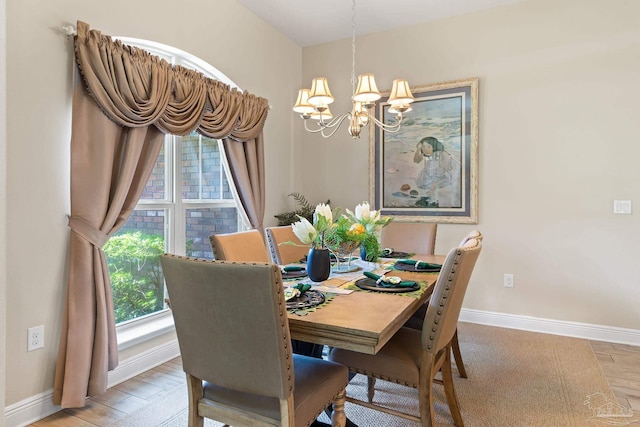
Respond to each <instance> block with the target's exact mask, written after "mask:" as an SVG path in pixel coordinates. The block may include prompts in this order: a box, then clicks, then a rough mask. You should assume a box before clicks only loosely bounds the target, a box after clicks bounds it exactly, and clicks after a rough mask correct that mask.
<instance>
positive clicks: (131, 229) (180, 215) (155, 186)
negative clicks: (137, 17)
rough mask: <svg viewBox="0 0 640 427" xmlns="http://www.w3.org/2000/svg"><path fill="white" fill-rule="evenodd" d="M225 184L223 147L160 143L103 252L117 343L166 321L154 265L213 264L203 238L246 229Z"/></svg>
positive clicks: (172, 54) (175, 60) (206, 68)
mask: <svg viewBox="0 0 640 427" xmlns="http://www.w3.org/2000/svg"><path fill="white" fill-rule="evenodd" d="M118 39H119V40H121V41H122V42H123V43H125V44H127V45H131V46H136V47H138V48H141V49H144V50H147V51H149V52H150V53H151V54H153V55H157V56H159V57H161V58H163V59H165V60H166V61H167V62H169V63H171V64H176V65H182V66H183V67H186V68H190V69H193V70H196V71H199V72H201V73H202V74H204V75H205V76H207V77H211V78H213V79H216V80H219V81H222V82H224V83H226V84H228V85H230V86H231V87H237V86H236V85H235V84H234V83H233V82H232V81H230V80H229V79H228V78H227V77H226V76H225V75H224V74H222V73H221V72H220V71H218V70H217V69H215V68H214V67H212V66H211V65H209V64H207V63H206V62H205V61H202V60H201V59H199V58H196V57H195V56H193V55H191V54H189V53H187V52H184V51H181V50H179V49H176V48H172V47H170V46H166V45H162V44H159V43H155V42H149V41H146V40H139V39H132V38H124V37H118ZM230 176H231V174H230V173H229V167H228V164H227V160H226V156H225V153H224V149H223V145H222V143H221V141H219V140H215V139H211V138H207V137H204V136H202V135H199V134H197V133H193V134H191V135H187V136H176V135H167V136H166V137H165V140H164V149H163V150H162V152H161V153H160V155H159V157H158V160H157V161H156V165H155V168H154V170H153V173H152V174H151V177H150V178H149V181H148V182H147V185H146V187H145V190H144V192H143V194H142V197H141V198H140V201H139V202H138V204H137V206H136V209H135V211H134V212H133V213H132V215H131V217H130V218H129V220H128V221H127V223H126V224H125V226H124V227H122V228H121V229H120V230H119V231H118V232H117V233H116V234H115V235H114V236H112V237H111V239H110V240H109V242H108V243H107V244H106V245H105V247H104V251H105V255H106V257H107V263H108V267H109V275H110V277H111V289H112V292H113V303H114V311H115V320H116V324H117V325H118V326H119V327H118V337H119V342H120V341H121V340H120V335H121V331H123V330H124V331H126V330H127V328H128V326H130V324H131V323H132V322H131V321H135V320H142V319H144V320H147V321H153V320H154V318H155V320H157V315H156V316H154V314H158V313H160V314H161V315H162V317H164V318H165V320H166V321H165V322H164V323H166V322H167V321H169V319H166V318H167V315H168V314H169V313H166V309H167V306H166V303H165V287H164V277H163V275H162V271H161V269H160V260H159V256H160V255H161V254H162V253H164V252H169V253H174V254H178V255H188V256H193V257H198V258H208V259H211V258H213V254H212V250H211V246H210V243H209V235H211V234H212V233H228V232H235V231H239V230H243V229H246V228H247V224H248V220H247V218H246V214H245V212H244V211H243V209H242V207H241V204H240V203H238V197H237V193H236V190H235V186H234V185H233V182H232V180H231V179H229V177H230ZM169 317H170V315H169ZM135 323H139V322H135ZM135 335H138V334H135Z"/></svg>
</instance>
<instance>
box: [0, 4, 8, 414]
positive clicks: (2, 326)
mask: <svg viewBox="0 0 640 427" xmlns="http://www.w3.org/2000/svg"><path fill="white" fill-rule="evenodd" d="M6 5H7V3H6V1H5V0H0V58H3V60H2V61H0V129H1V130H0V408H4V401H5V391H4V385H5V377H6V375H5V360H6V354H5V347H6V345H5V336H6V308H7V304H6V303H7V273H6V272H7V269H6V266H7V263H6V261H7V246H6V242H7V239H6V232H7V227H6V226H7V221H6V217H7V215H6V212H7V203H6V201H7V197H6V192H7V188H6V182H7V176H6V171H7V156H6V153H7V131H6V129H7V110H6V89H7V85H6V72H7V69H6V61H5V60H4V58H6V56H5V51H6V31H5V30H6V26H7V19H6ZM4 425H5V419H4V411H2V412H0V427H4Z"/></svg>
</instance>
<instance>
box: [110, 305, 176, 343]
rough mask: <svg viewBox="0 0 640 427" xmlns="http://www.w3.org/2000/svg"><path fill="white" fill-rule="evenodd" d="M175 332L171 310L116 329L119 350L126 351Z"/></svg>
mask: <svg viewBox="0 0 640 427" xmlns="http://www.w3.org/2000/svg"><path fill="white" fill-rule="evenodd" d="M173 330H175V326H174V324H173V315H172V314H171V310H168V309H167V310H163V311H161V312H159V313H155V314H151V315H149V316H146V317H144V318H142V319H136V320H132V321H130V322H126V323H123V324H121V325H118V326H117V327H116V334H117V336H118V350H119V351H121V350H125V349H127V348H130V347H133V346H135V345H137V344H140V343H143V342H145V341H148V340H150V339H153V338H155V337H158V336H160V335H164V334H166V333H169V332H171V331H173Z"/></svg>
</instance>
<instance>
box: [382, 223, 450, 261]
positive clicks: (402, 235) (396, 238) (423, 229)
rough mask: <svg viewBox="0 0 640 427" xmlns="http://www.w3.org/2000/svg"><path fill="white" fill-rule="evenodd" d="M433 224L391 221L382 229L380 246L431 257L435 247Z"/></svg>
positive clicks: (434, 224)
mask: <svg viewBox="0 0 640 427" xmlns="http://www.w3.org/2000/svg"><path fill="white" fill-rule="evenodd" d="M437 231H438V224H436V223H435V222H397V221H392V222H390V223H389V224H388V225H387V226H386V227H384V228H383V229H382V235H381V239H380V244H381V246H382V247H383V248H394V249H395V250H398V251H402V252H413V253H416V254H423V255H431V254H433V253H434V250H435V247H436V232H437Z"/></svg>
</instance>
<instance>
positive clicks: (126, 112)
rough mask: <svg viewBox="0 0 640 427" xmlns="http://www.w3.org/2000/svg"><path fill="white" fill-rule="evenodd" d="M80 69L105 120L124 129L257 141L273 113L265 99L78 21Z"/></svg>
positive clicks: (77, 51)
mask: <svg viewBox="0 0 640 427" xmlns="http://www.w3.org/2000/svg"><path fill="white" fill-rule="evenodd" d="M75 54H76V61H77V63H78V68H79V70H80V73H81V74H82V77H83V80H84V82H85V85H86V87H87V90H88V91H89V93H90V94H91V96H92V97H93V99H94V100H95V102H96V103H97V104H98V106H99V107H100V109H101V110H102V111H103V112H104V114H105V115H106V116H107V117H109V118H110V119H111V120H112V121H114V122H115V123H117V124H119V125H120V126H125V127H143V126H148V125H150V124H153V125H155V126H156V127H157V128H158V129H160V130H161V131H162V132H164V133H171V134H175V135H187V134H189V133H191V132H193V131H196V132H198V133H200V134H202V135H205V136H208V137H210V138H220V139H222V138H232V139H235V140H239V141H247V140H251V139H254V138H256V137H257V136H258V134H259V133H260V132H261V131H262V128H263V126H264V122H265V120H266V118H267V112H268V111H269V103H268V101H267V100H266V99H264V98H261V97H258V96H255V95H253V94H250V93H248V92H240V91H239V90H237V89H236V88H231V87H230V86H229V85H227V84H224V83H222V82H219V81H217V80H213V79H210V78H207V77H205V76H204V75H202V74H201V73H199V72H197V71H194V70H190V69H187V68H184V67H182V66H179V65H171V64H169V63H168V62H167V61H165V60H164V59H162V58H159V57H157V56H155V55H151V54H150V53H148V52H146V51H144V50H141V49H139V48H136V47H133V46H128V45H125V44H123V43H122V42H120V41H117V40H116V41H114V40H113V39H112V38H111V37H109V36H105V35H103V34H101V33H100V31H97V30H90V29H89V25H88V24H86V23H84V22H81V21H78V25H77V36H76V38H75Z"/></svg>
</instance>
